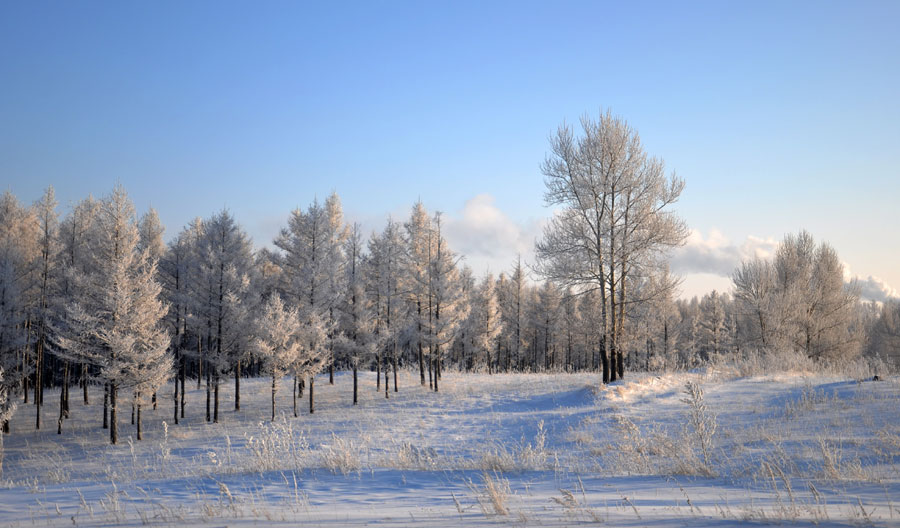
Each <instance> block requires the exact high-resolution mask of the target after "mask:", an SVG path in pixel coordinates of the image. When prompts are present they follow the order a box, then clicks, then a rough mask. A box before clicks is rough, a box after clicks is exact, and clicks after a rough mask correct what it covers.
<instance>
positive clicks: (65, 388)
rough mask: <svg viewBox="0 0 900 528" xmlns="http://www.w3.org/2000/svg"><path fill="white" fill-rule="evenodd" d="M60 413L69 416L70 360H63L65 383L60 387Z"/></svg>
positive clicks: (65, 416)
mask: <svg viewBox="0 0 900 528" xmlns="http://www.w3.org/2000/svg"><path fill="white" fill-rule="evenodd" d="M60 398H61V399H60V407H61V409H60V415H61V416H62V417H63V418H65V419H68V418H69V361H68V360H66V361H64V362H63V384H62V389H60Z"/></svg>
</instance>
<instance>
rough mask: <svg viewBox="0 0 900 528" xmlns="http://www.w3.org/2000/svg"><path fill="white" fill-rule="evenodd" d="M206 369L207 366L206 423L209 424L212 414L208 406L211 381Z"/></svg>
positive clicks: (210, 394)
mask: <svg viewBox="0 0 900 528" xmlns="http://www.w3.org/2000/svg"><path fill="white" fill-rule="evenodd" d="M208 367H209V365H207V369H206V421H207V422H211V421H212V412H211V407H210V404H211V401H212V392H211V390H212V387H211V382H212V380H211V379H210V376H209V368H208Z"/></svg>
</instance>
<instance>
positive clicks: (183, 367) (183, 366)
mask: <svg viewBox="0 0 900 528" xmlns="http://www.w3.org/2000/svg"><path fill="white" fill-rule="evenodd" d="M186 377H187V361H186V360H185V359H184V354H182V355H181V417H182V418H184V393H185V388H184V381H185V378H186Z"/></svg>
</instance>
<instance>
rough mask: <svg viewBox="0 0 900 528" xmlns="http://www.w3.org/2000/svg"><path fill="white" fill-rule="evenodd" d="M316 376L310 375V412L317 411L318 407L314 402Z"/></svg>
mask: <svg viewBox="0 0 900 528" xmlns="http://www.w3.org/2000/svg"><path fill="white" fill-rule="evenodd" d="M315 381H316V378H315V376H310V377H309V414H312V413H314V412H316V407H315V405H314V404H313V383H315Z"/></svg>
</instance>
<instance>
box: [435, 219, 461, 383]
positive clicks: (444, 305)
mask: <svg viewBox="0 0 900 528" xmlns="http://www.w3.org/2000/svg"><path fill="white" fill-rule="evenodd" d="M434 223H435V226H436V230H435V239H436V242H435V253H434V255H433V257H432V259H431V262H429V273H428V275H429V279H430V282H429V291H430V292H431V297H432V299H433V302H432V308H433V315H432V317H430V327H429V332H428V336H429V344H430V345H432V346H431V347H429V348H430V349H431V350H433V352H432V357H431V361H432V363H433V372H434V391H435V392H438V380H439V379H440V377H441V362H442V359H443V354H444V352H445V351H446V349H447V348H448V347H449V345H450V344H451V342H452V341H453V340H454V339H455V338H456V336H457V332H458V330H459V327H460V324H461V323H462V321H463V320H464V319H465V317H466V315H467V310H468V306H466V304H465V303H464V302H463V300H464V297H463V289H462V284H461V280H460V276H459V269H458V268H457V267H456V264H457V256H456V254H455V253H454V252H453V251H452V250H451V249H450V248H449V247H448V245H447V241H446V240H444V237H443V236H442V235H441V216H440V213H438V214H437V215H436V216H435V220H434Z"/></svg>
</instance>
